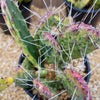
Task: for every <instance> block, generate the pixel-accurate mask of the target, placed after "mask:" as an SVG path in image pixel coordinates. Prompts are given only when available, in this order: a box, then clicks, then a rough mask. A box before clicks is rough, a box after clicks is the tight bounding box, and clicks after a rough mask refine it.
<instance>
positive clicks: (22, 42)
mask: <svg viewBox="0 0 100 100" xmlns="http://www.w3.org/2000/svg"><path fill="white" fill-rule="evenodd" d="M1 8H2V12H3V13H4V14H5V17H4V19H5V22H6V24H7V26H8V28H9V30H10V32H11V35H12V36H13V37H14V39H15V41H16V43H17V44H18V45H19V46H20V47H22V51H23V53H24V54H25V56H26V57H27V58H28V59H29V60H30V61H31V62H32V64H33V65H34V67H36V68H37V66H38V63H37V60H38V56H39V52H38V49H37V45H36V43H35V42H32V41H33V40H34V39H33V38H32V36H30V32H29V30H28V28H27V25H26V23H25V21H24V18H23V16H22V15H21V12H20V11H19V9H18V8H17V7H16V5H15V3H14V2H13V0H1ZM26 36H30V37H28V38H26Z"/></svg>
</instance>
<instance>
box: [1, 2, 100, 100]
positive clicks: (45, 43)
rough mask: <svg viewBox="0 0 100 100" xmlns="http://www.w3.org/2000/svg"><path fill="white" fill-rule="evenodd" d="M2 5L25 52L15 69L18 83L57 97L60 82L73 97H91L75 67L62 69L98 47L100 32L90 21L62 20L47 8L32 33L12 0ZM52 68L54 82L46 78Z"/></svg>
mask: <svg viewBox="0 0 100 100" xmlns="http://www.w3.org/2000/svg"><path fill="white" fill-rule="evenodd" d="M1 7H2V12H3V17H4V19H5V22H6V24H7V26H8V28H9V30H10V32H11V34H12V36H13V37H14V39H15V41H16V43H17V44H18V45H19V46H20V48H21V49H22V52H23V53H24V54H25V56H26V58H25V60H24V62H23V63H22V65H21V66H20V67H19V68H17V69H16V70H15V71H14V74H13V75H14V81H15V83H16V84H17V85H18V86H20V87H22V88H32V87H34V88H36V89H37V90H38V91H39V92H40V93H41V94H43V95H44V97H46V98H48V99H54V100H55V99H59V93H58V92H57V90H59V87H57V86H58V84H59V85H60V86H61V87H62V88H64V89H65V90H67V92H68V94H69V95H70V96H71V97H72V98H76V100H86V99H88V100H91V95H90V90H89V88H88V85H87V83H86V82H85V80H84V79H83V78H82V76H81V75H80V73H78V72H75V71H74V70H73V69H67V70H62V67H63V65H66V64H68V63H69V61H71V60H73V59H76V58H79V57H83V56H84V55H86V54H88V53H90V52H92V51H93V50H95V49H96V48H97V47H99V44H100V32H99V31H98V30H97V29H95V28H93V27H92V26H90V25H86V24H84V23H74V21H73V19H72V18H69V17H67V18H65V19H63V20H62V21H61V20H60V18H59V17H57V16H56V15H55V14H53V12H48V13H47V14H46V15H45V16H43V17H42V18H41V19H40V22H39V25H38V27H37V29H36V31H35V33H34V37H32V36H31V34H30V32H29V30H28V28H27V26H26V23H25V21H24V19H23V17H22V15H21V13H20V11H19V9H18V7H16V5H15V4H14V2H13V1H12V0H1ZM69 20H70V21H71V22H72V24H71V25H70V23H69ZM55 27H56V29H55ZM54 30H56V31H57V32H55V31H54ZM45 63H47V64H51V65H54V68H53V69H52V68H51V69H49V68H48V67H47V68H45V67H44V64H45ZM42 65H43V66H42ZM59 70H60V71H61V72H62V73H61V74H60V71H59ZM49 71H53V72H55V75H54V79H55V80H53V79H50V81H55V85H51V84H48V83H47V82H48V81H49V79H46V81H47V82H46V81H43V80H44V79H45V78H46V76H48V75H49ZM51 74H52V73H51ZM41 78H43V79H42V80H41ZM61 84H62V85H61ZM55 90H56V91H55Z"/></svg>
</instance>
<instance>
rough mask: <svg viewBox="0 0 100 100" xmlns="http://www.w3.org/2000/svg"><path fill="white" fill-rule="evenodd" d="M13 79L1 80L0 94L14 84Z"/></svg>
mask: <svg viewBox="0 0 100 100" xmlns="http://www.w3.org/2000/svg"><path fill="white" fill-rule="evenodd" d="M13 81H14V80H13V78H12V77H9V78H0V92H1V91H3V90H4V89H6V88H7V87H8V86H10V85H11V84H12V83H13Z"/></svg>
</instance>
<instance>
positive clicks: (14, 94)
mask: <svg viewBox="0 0 100 100" xmlns="http://www.w3.org/2000/svg"><path fill="white" fill-rule="evenodd" d="M31 9H33V10H35V11H37V12H38V13H39V12H40V15H43V12H44V11H45V10H43V11H42V10H41V11H40V10H39V9H38V8H36V9H35V8H34V7H33V6H32V7H31ZM34 20H35V22H34ZM34 20H31V22H33V23H36V24H37V20H36V19H34ZM98 23H99V22H98ZM1 31H2V30H1V29H0V32H1ZM30 31H31V33H33V30H32V29H31V28H30ZM21 52H22V51H21V50H20V49H19V47H18V46H17V45H16V43H15V42H14V40H13V39H12V37H11V36H9V35H5V34H4V33H2V32H1V33H0V77H7V76H10V75H11V73H12V71H13V69H15V68H16V67H17V63H18V59H19V56H20V54H21ZM88 58H89V61H90V64H91V69H94V71H93V72H92V73H91V79H90V82H89V87H90V88H91V89H92V88H94V87H96V86H98V88H97V90H96V88H95V91H93V89H92V95H94V96H98V95H99V96H100V65H99V64H100V49H98V50H95V51H94V52H92V53H90V54H89V55H88ZM97 65H98V67H95V66H97ZM0 100H31V98H30V97H29V96H28V95H26V93H25V92H24V91H23V89H22V88H19V87H17V86H15V84H12V85H11V86H10V87H8V88H7V89H6V90H4V91H3V92H1V93H0ZM93 100H100V98H96V99H95V97H94V98H93Z"/></svg>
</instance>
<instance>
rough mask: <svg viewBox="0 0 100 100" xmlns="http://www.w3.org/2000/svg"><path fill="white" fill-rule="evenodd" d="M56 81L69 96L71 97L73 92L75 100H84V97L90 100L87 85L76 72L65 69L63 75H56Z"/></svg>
mask: <svg viewBox="0 0 100 100" xmlns="http://www.w3.org/2000/svg"><path fill="white" fill-rule="evenodd" d="M57 80H59V81H61V83H62V84H63V86H64V88H65V89H67V91H68V93H69V95H71V96H73V94H74V91H75V94H74V97H76V98H77V100H86V99H85V97H88V98H89V99H88V100H91V96H90V90H89V88H88V85H87V83H86V82H85V80H84V79H83V78H82V76H81V75H80V74H79V73H78V72H76V71H74V70H72V69H67V70H65V71H64V74H62V73H61V74H60V73H57Z"/></svg>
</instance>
